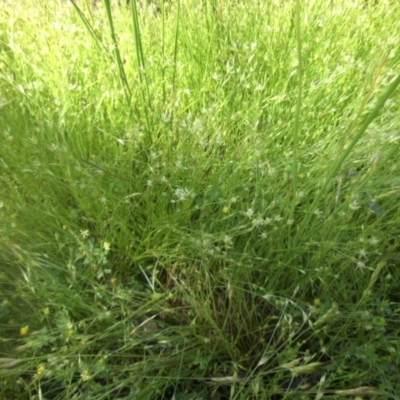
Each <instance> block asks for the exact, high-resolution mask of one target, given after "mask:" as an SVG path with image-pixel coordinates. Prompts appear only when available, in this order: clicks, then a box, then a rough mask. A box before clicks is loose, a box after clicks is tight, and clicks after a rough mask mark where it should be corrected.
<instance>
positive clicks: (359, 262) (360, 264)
mask: <svg viewBox="0 0 400 400" xmlns="http://www.w3.org/2000/svg"><path fill="white" fill-rule="evenodd" d="M365 268H367V266H366V265H365V264H364V263H363V262H362V261H358V262H357V267H356V269H365Z"/></svg>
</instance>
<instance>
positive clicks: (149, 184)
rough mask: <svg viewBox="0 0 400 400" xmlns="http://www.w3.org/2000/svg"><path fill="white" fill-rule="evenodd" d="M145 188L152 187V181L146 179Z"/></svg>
mask: <svg viewBox="0 0 400 400" xmlns="http://www.w3.org/2000/svg"><path fill="white" fill-rule="evenodd" d="M146 184H147V186H149V187H150V186H153V181H152V180H151V179H148V180H147V182H146Z"/></svg>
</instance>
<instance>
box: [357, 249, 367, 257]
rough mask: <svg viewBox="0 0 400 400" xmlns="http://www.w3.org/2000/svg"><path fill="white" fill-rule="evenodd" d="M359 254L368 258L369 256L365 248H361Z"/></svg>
mask: <svg viewBox="0 0 400 400" xmlns="http://www.w3.org/2000/svg"><path fill="white" fill-rule="evenodd" d="M358 254H359V255H360V257H363V258H366V257H367V252H366V251H365V250H364V249H361V250H360V251H359V252H358Z"/></svg>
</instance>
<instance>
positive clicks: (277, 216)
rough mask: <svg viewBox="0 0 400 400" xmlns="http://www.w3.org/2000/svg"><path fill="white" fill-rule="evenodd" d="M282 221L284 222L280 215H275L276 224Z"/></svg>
mask: <svg viewBox="0 0 400 400" xmlns="http://www.w3.org/2000/svg"><path fill="white" fill-rule="evenodd" d="M281 220H282V217H281V216H280V215H279V214H277V215H275V217H274V221H275V222H279V221H281Z"/></svg>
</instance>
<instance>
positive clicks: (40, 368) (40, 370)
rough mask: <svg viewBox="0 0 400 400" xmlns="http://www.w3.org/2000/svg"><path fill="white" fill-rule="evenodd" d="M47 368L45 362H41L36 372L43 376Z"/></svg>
mask: <svg viewBox="0 0 400 400" xmlns="http://www.w3.org/2000/svg"><path fill="white" fill-rule="evenodd" d="M45 370H46V368H45V366H44V365H43V364H40V365H38V367H37V369H36V373H37V374H38V376H42V375H43V374H44V371H45Z"/></svg>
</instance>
